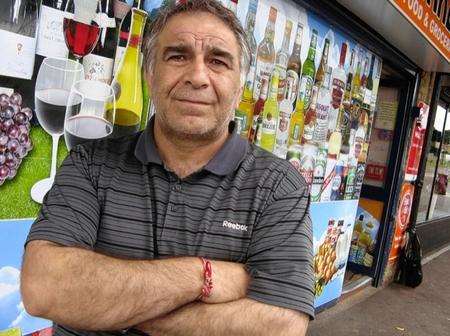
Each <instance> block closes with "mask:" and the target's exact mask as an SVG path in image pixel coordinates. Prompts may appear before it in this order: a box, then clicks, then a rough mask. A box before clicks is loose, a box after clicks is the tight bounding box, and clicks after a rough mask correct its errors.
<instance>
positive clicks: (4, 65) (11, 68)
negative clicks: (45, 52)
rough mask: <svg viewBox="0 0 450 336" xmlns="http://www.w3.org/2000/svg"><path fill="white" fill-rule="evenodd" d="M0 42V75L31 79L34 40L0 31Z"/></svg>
mask: <svg viewBox="0 0 450 336" xmlns="http://www.w3.org/2000/svg"><path fill="white" fill-rule="evenodd" d="M0 41H2V52H1V61H0V75H2V76H10V77H16V78H23V79H31V76H32V75H33V68H34V55H35V50H36V39H35V38H34V37H28V36H24V35H19V34H15V33H11V32H8V31H6V30H0Z"/></svg>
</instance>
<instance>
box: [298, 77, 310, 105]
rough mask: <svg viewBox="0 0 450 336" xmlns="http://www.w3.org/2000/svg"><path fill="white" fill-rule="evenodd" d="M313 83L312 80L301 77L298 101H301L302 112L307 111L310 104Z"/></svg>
mask: <svg viewBox="0 0 450 336" xmlns="http://www.w3.org/2000/svg"><path fill="white" fill-rule="evenodd" d="M313 82H314V81H313V78H312V77H309V76H303V77H302V79H301V80H300V88H299V91H298V99H299V100H301V101H303V111H308V110H309V105H310V104H311V92H312V87H313V84H314V83H313Z"/></svg>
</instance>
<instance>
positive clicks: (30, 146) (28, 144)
mask: <svg viewBox="0 0 450 336" xmlns="http://www.w3.org/2000/svg"><path fill="white" fill-rule="evenodd" d="M24 146H25V148H26V149H27V151H30V150H32V149H33V143H32V142H31V140H30V141H28V142H26V143H25V144H24Z"/></svg>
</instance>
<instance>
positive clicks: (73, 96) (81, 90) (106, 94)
mask: <svg viewBox="0 0 450 336" xmlns="http://www.w3.org/2000/svg"><path fill="white" fill-rule="evenodd" d="M115 104H116V101H115V96H114V91H113V89H112V87H111V86H110V85H108V84H105V83H103V82H100V81H93V80H81V81H79V82H76V83H75V84H74V85H73V86H72V90H71V91H70V95H69V99H68V103H67V110H66V120H65V123H64V139H65V140H66V146H67V148H68V149H69V150H71V149H72V148H74V147H75V146H77V145H80V144H82V143H85V142H87V141H90V140H96V139H102V138H106V137H108V136H109V135H110V134H111V133H112V131H113V126H114V117H115V112H116V106H115Z"/></svg>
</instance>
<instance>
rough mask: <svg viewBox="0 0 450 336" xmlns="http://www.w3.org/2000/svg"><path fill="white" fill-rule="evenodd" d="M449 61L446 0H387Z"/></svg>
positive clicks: (449, 37)
mask: <svg viewBox="0 0 450 336" xmlns="http://www.w3.org/2000/svg"><path fill="white" fill-rule="evenodd" d="M389 1H390V2H391V3H392V4H393V5H394V6H395V7H396V8H397V9H398V10H399V11H400V13H402V14H403V16H404V17H406V18H407V19H408V21H409V22H410V23H411V24H412V25H413V26H414V27H416V28H417V30H419V31H420V33H421V34H422V35H423V36H424V37H425V38H426V39H427V40H428V41H429V42H430V43H431V44H432V45H433V46H434V47H435V48H436V49H437V50H438V51H439V53H440V54H441V55H442V56H444V58H445V59H446V61H447V62H450V32H449V31H448V30H447V27H446V26H445V22H446V20H447V15H446V14H447V7H448V6H449V5H448V1H447V0H435V1H426V0H389Z"/></svg>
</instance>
